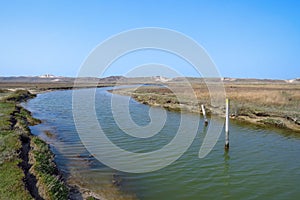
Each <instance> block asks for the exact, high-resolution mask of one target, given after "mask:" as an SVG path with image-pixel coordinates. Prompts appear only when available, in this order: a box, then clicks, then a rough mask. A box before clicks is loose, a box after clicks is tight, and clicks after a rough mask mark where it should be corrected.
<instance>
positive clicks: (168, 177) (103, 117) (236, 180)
mask: <svg viewBox="0 0 300 200" xmlns="http://www.w3.org/2000/svg"><path fill="white" fill-rule="evenodd" d="M108 89H111V88H98V89H97V90H96V97H95V99H96V101H95V102H96V104H95V105H96V106H95V108H96V113H97V117H98V119H99V122H100V123H101V126H102V128H103V129H104V130H107V132H109V133H110V134H111V135H110V136H109V138H110V139H111V141H112V142H114V143H117V144H118V146H120V147H122V148H124V149H126V150H130V151H134V152H143V151H153V150H156V149H159V148H162V147H163V146H164V145H166V144H168V142H170V140H171V139H172V138H173V137H174V136H175V134H176V130H177V129H178V126H179V122H180V119H181V114H180V113H177V112H169V111H167V112H166V114H167V120H166V123H165V126H164V128H163V129H162V130H161V132H160V133H159V134H157V135H155V136H153V137H151V138H147V139H137V138H133V137H128V136H126V135H125V134H122V130H121V129H120V128H119V127H118V126H117V124H116V123H115V122H114V120H113V115H112V113H111V111H110V108H109V106H107V105H109V104H110V102H111V96H112V94H111V93H109V92H107V90H108ZM86 90H91V89H82V92H84V91H86ZM116 97H117V98H120V99H122V98H124V97H122V96H116ZM24 106H25V107H26V108H27V109H28V110H30V111H31V112H32V114H33V116H34V117H36V118H39V119H41V120H42V122H43V123H42V124H40V125H37V126H33V127H31V131H32V133H33V134H34V135H38V136H40V137H41V138H42V139H44V140H45V141H47V142H48V143H49V144H50V146H51V149H52V151H53V152H54V154H55V155H56V156H55V161H56V163H57V165H58V167H59V169H60V170H61V171H62V172H63V174H64V175H65V177H66V178H67V179H68V181H69V182H71V183H74V184H77V185H80V186H81V187H85V188H88V189H90V190H92V191H95V192H96V193H102V194H103V196H105V197H107V198H110V197H112V196H113V195H114V194H115V193H117V192H116V191H115V189H113V187H111V183H112V177H116V176H117V179H118V180H122V181H121V182H120V186H119V187H120V189H121V190H122V191H123V195H124V196H125V197H126V196H127V197H130V196H131V195H132V194H134V195H135V196H136V197H137V198H138V199H142V200H166V199H172V200H176V199H178V200H179V199H180V200H181V199H190V200H194V199H195V200H198V199H230V200H232V199H299V197H300V190H299V185H300V135H299V134H295V133H293V132H291V131H286V130H285V131H280V130H276V129H265V128H261V127H257V126H253V125H248V124H242V123H238V122H235V121H231V122H230V125H231V126H230V150H229V152H224V133H222V135H221V138H220V139H219V141H218V142H217V144H216V145H215V147H214V148H213V150H212V151H211V152H210V154H208V155H207V156H206V157H205V158H203V159H199V158H198V153H199V148H200V146H201V144H202V142H203V141H202V140H203V137H204V135H205V131H206V128H205V127H204V126H203V119H202V118H200V122H199V128H198V133H197V136H196V138H195V139H194V142H193V143H192V145H191V146H190V148H189V149H188V150H187V151H186V152H185V153H184V154H183V156H181V157H180V158H179V159H178V160H177V161H175V162H174V163H173V164H171V165H169V166H167V167H165V168H163V169H161V170H158V171H154V172H149V173H141V174H132V173H124V172H119V171H116V170H113V169H111V168H109V167H106V166H105V165H103V164H102V163H101V162H99V161H97V160H96V159H95V158H94V157H93V156H91V155H90V153H89V152H88V151H87V150H86V149H85V147H84V146H83V144H82V142H81V141H80V138H79V136H78V134H77V131H76V128H75V124H74V120H73V114H72V91H71V90H65V91H53V92H48V93H43V94H39V95H38V96H37V97H36V98H34V99H32V100H30V101H29V102H27V103H25V104H24ZM157 109H161V108H157ZM148 111H149V106H147V105H143V104H140V103H138V102H136V101H134V100H132V99H131V100H130V113H131V115H132V119H133V120H134V121H135V122H136V123H137V124H139V125H147V123H149V121H150V118H149V115H148ZM83 112H84V111H83ZM83 114H84V113H83ZM184 115H186V116H188V117H189V118H190V120H192V121H193V120H195V121H197V120H198V119H199V116H198V115H196V114H188V113H186V114H184ZM158 117H159V116H158ZM87 123H88V122H87ZM220 123H221V122H220ZM174 130H175V131H174ZM87 131H93V129H91V130H87Z"/></svg>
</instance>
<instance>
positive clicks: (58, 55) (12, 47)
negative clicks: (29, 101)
mask: <svg viewBox="0 0 300 200" xmlns="http://www.w3.org/2000/svg"><path fill="white" fill-rule="evenodd" d="M299 2H300V1H284V0H282V1H275V0H270V1H264V0H257V1H256V0H251V1H244V0H241V1H229V0H228V1H226V0H224V1H210V0H207V1H201V0H195V1H189V0H187V1H174V0H170V1H169V0H166V1H163V0H161V1H158V0H157V1H154V0H147V1H143V0H139V1H101V0H98V1H96V0H88V1H84V0H81V1H79V0H73V1H71V0H70V1H63V0H57V1H56V0H51V1H50V0H49V1H46V0H36V1H29V0H26V1H15V0H2V1H0V68H1V73H0V76H18V75H41V74H46V73H50V74H55V75H62V76H76V75H77V72H78V70H79V67H80V65H81V64H82V62H83V61H84V59H85V58H86V57H87V55H88V54H89V52H90V51H91V50H92V49H93V48H94V47H96V46H97V45H98V44H99V43H100V42H101V41H103V40H105V39H106V38H108V37H110V36H111V35H114V34H117V33H119V32H121V31H125V30H128V29H133V28H141V27H163V28H169V29H174V30H176V31H179V32H182V33H184V34H186V35H188V36H190V37H192V38H193V39H195V40H196V41H197V42H198V43H199V44H201V45H202V46H203V47H204V48H205V49H206V50H207V52H208V53H209V55H210V56H211V57H212V59H213V60H214V62H215V63H216V65H217V67H218V68H219V71H220V73H221V75H222V76H225V77H245V78H251V77H253V78H279V79H290V78H296V77H300V12H299V10H300V3H299ZM145 57H147V55H146V56H145ZM160 57H163V55H159V56H157V58H155V57H153V58H152V59H154V61H153V62H157V60H158V61H161V60H160ZM138 58H141V60H140V64H142V63H143V62H144V61H145V60H147V61H148V60H149V55H148V58H147V59H145V60H143V56H137V59H138ZM164 59H165V61H166V62H168V61H167V60H168V59H172V56H165V58H164ZM129 60H130V59H127V60H126V59H124V61H123V63H122V62H119V63H118V64H119V65H118V66H117V67H115V68H114V69H111V70H110V71H109V72H108V73H107V75H114V74H116V75H118V74H122V73H123V71H122V70H124V69H125V68H126V66H129V65H131V63H130V62H129ZM169 61H170V62H169V63H174V66H173V67H174V68H176V69H177V70H178V71H180V72H182V73H184V74H185V75H187V76H198V74H195V73H194V72H193V70H188V69H186V68H185V67H183V65H184V64H182V63H180V62H175V59H174V60H173V61H171V60H169ZM181 64H182V65H181ZM122 67H123V68H122Z"/></svg>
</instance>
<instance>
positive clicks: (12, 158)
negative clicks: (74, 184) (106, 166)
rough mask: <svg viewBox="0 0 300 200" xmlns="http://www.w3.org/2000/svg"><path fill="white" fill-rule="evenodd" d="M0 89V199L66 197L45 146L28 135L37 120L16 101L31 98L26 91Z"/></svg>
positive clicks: (52, 157) (66, 194)
mask: <svg viewBox="0 0 300 200" xmlns="http://www.w3.org/2000/svg"><path fill="white" fill-rule="evenodd" d="M4 92H5V93H3V91H2V95H1V100H0V108H1V109H0V131H1V132H0V180H1V181H0V199H67V197H68V188H67V187H66V185H65V184H64V182H63V181H62V179H61V177H60V176H59V173H58V170H57V168H56V166H55V163H54V156H53V154H52V153H51V151H50V150H49V147H48V145H47V144H46V143H45V142H43V141H42V140H40V139H39V138H37V137H36V136H33V135H31V133H30V130H29V127H28V126H30V125H35V124H37V123H39V120H37V119H34V118H32V117H31V113H30V112H29V111H27V110H25V109H24V108H22V107H20V106H19V105H18V103H20V102H22V101H26V100H28V99H30V98H33V97H34V96H35V95H32V94H31V93H29V92H28V91H26V90H22V91H16V92H13V93H12V92H7V91H4Z"/></svg>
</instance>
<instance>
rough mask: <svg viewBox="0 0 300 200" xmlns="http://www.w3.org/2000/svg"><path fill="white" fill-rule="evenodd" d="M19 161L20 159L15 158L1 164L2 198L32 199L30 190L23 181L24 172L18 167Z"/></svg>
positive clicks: (0, 191)
mask: <svg viewBox="0 0 300 200" xmlns="http://www.w3.org/2000/svg"><path fill="white" fill-rule="evenodd" d="M19 162H21V161H20V159H17V158H15V159H13V160H12V161H7V162H5V163H2V164H0V180H1V181H0V199H11V200H14V199H15V200H19V199H22V200H27V199H32V197H31V195H30V194H29V192H28V191H27V190H25V186H24V183H23V181H22V179H23V178H24V173H23V171H22V169H20V168H19V167H18V164H19Z"/></svg>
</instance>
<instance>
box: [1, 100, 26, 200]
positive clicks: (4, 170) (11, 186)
mask: <svg viewBox="0 0 300 200" xmlns="http://www.w3.org/2000/svg"><path fill="white" fill-rule="evenodd" d="M15 108H16V106H15V104H14V103H12V102H0V199H12V200H14V199H16V200H18V199H24V200H27V199H32V198H31V195H30V194H29V192H28V191H27V190H26V189H25V184H24V182H23V178H24V173H23V170H22V169H21V168H20V167H19V166H18V165H19V163H20V162H21V160H20V159H19V155H18V151H19V149H20V148H21V141H20V139H19V137H20V135H18V134H17V133H16V132H15V131H13V130H10V129H11V121H10V119H11V114H12V113H13V112H14V111H15Z"/></svg>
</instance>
